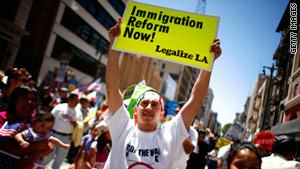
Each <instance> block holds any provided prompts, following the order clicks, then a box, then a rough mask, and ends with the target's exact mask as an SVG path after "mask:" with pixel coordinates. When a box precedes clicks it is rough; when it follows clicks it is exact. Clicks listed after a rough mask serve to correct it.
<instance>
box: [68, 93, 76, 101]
mask: <svg viewBox="0 0 300 169" xmlns="http://www.w3.org/2000/svg"><path fill="white" fill-rule="evenodd" d="M75 97H77V98H78V95H77V94H75V93H71V94H70V95H69V98H68V99H69V100H73V99H74V98H75Z"/></svg>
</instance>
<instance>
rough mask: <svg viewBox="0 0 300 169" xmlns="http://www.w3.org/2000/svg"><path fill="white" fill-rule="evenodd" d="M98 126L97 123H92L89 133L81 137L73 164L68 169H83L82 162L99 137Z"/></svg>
mask: <svg viewBox="0 0 300 169" xmlns="http://www.w3.org/2000/svg"><path fill="white" fill-rule="evenodd" d="M98 124H99V123H98V122H96V123H94V125H93V126H92V128H91V133H90V134H86V135H85V136H83V137H82V142H81V146H80V148H79V150H78V152H77V154H76V157H75V160H74V163H73V164H71V165H70V167H69V169H74V168H75V169H79V168H84V160H85V159H86V158H87V155H88V153H89V152H90V148H91V145H92V143H93V142H94V141H95V140H96V139H97V137H98V136H99V130H98V128H97V125H98Z"/></svg>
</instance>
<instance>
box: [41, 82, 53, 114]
mask: <svg viewBox="0 0 300 169" xmlns="http://www.w3.org/2000/svg"><path fill="white" fill-rule="evenodd" d="M39 97H40V108H41V110H44V111H47V112H50V110H51V103H52V102H53V95H52V93H51V88H49V86H44V87H43V88H42V89H41V90H40V92H39Z"/></svg>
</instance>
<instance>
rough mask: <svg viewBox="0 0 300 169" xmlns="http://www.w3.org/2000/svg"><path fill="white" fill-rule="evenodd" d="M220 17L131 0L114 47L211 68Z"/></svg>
mask: <svg viewBox="0 0 300 169" xmlns="http://www.w3.org/2000/svg"><path fill="white" fill-rule="evenodd" d="M218 23H219V17H214V16H207V15H200V14H196V13H189V12H182V11H179V10H173V9H167V8H162V7H157V6H153V5H147V4H144V3H140V2H135V1H129V2H128V4H127V7H126V10H125V12H124V16H123V20H122V24H121V34H120V36H118V37H117V38H116V39H115V41H114V44H113V49H115V50H119V51H123V52H129V53H134V54H141V55H144V56H149V57H155V58H158V59H162V60H168V61H172V62H176V63H180V64H185V65H188V66H192V67H197V68H202V69H206V70H209V71H210V70H211V68H212V65H211V63H212V60H213V55H212V53H210V52H209V50H210V46H211V45H212V44H213V40H214V39H215V38H216V35H217V29H218Z"/></svg>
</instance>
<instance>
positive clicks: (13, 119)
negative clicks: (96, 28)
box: [0, 18, 300, 169]
mask: <svg viewBox="0 0 300 169" xmlns="http://www.w3.org/2000/svg"><path fill="white" fill-rule="evenodd" d="M120 24H121V19H120V18H119V20H118V23H117V24H116V25H115V26H114V27H112V28H111V29H110V31H109V38H110V42H111V44H112V42H113V41H114V39H115V37H116V36H118V35H119V34H120ZM211 52H213V53H214V54H215V58H214V59H215V60H216V59H217V58H218V57H219V56H220V55H221V49H220V41H219V40H218V39H217V40H215V41H214V44H213V45H212V47H211ZM108 58H109V59H108V63H107V71H106V77H107V79H106V83H107V85H106V86H107V93H108V96H107V100H104V101H102V102H101V104H99V105H97V104H96V106H94V107H93V105H94V104H95V103H92V102H90V101H89V100H88V99H87V97H86V96H85V95H81V96H78V95H77V94H75V93H72V92H70V91H69V89H68V88H66V87H60V88H59V90H58V91H57V92H56V91H52V87H50V86H42V87H37V86H35V85H34V83H29V82H30V73H29V72H28V71H27V70H26V69H24V68H10V69H8V70H6V71H5V72H4V73H3V74H4V75H5V80H2V81H3V82H1V93H0V155H1V157H0V168H18V169H23V168H30V167H32V166H33V165H35V164H38V165H41V166H45V165H47V164H48V163H49V162H50V161H51V160H52V161H53V162H52V165H51V168H53V169H58V168H60V166H61V165H62V163H63V161H64V160H66V159H67V160H68V162H69V163H70V165H69V169H83V168H88V169H95V168H98V169H100V168H105V169H108V168H110V169H123V168H124V169H125V168H134V167H136V168H155V169H159V168H165V169H185V168H186V169H194V168H195V169H196V168H197V169H199V168H200V169H204V168H205V167H206V166H207V167H208V169H245V168H248V169H249V168H251V169H260V168H262V169H273V168H274V169H275V168H300V163H299V162H297V161H296V160H295V156H296V155H297V149H296V147H297V145H296V141H295V139H294V138H293V137H291V136H287V135H282V136H277V137H276V139H275V140H274V143H273V149H272V151H271V152H269V154H268V153H266V152H264V151H262V150H261V149H260V147H259V145H258V146H257V145H254V144H253V143H248V142H241V140H240V138H227V139H229V140H230V144H228V145H226V146H223V147H221V148H219V147H218V148H217V147H216V143H217V141H218V136H215V135H214V133H212V131H211V130H210V129H209V128H207V129H205V130H203V129H202V128H201V127H200V126H197V125H193V121H194V119H195V116H196V113H197V112H198V110H199V108H200V106H201V104H202V102H203V100H204V98H205V95H206V91H207V89H208V85H209V81H210V76H211V72H208V71H201V73H200V75H199V77H198V79H197V81H196V83H195V85H194V87H193V90H192V92H191V96H190V98H189V99H188V100H187V101H186V102H180V104H179V105H178V107H177V108H176V111H175V116H174V117H173V118H172V119H170V120H168V121H167V122H163V123H158V122H160V121H161V122H162V121H163V117H164V100H163V98H162V96H161V95H160V94H159V93H158V92H157V91H155V90H149V91H146V92H144V93H143V94H141V95H140V96H139V98H138V99H137V103H136V107H135V113H136V115H137V119H131V118H130V115H129V112H128V110H127V108H126V106H125V105H124V103H123V99H122V95H121V92H120V90H119V83H120V72H119V71H120V70H119V60H118V59H119V52H117V51H115V50H113V49H112V48H111V46H110V50H109V57H108ZM1 78H3V77H1ZM158 124H160V125H158ZM4 156H6V158H4ZM7 156H9V157H8V158H11V159H10V160H11V161H12V163H11V164H8V163H7Z"/></svg>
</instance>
